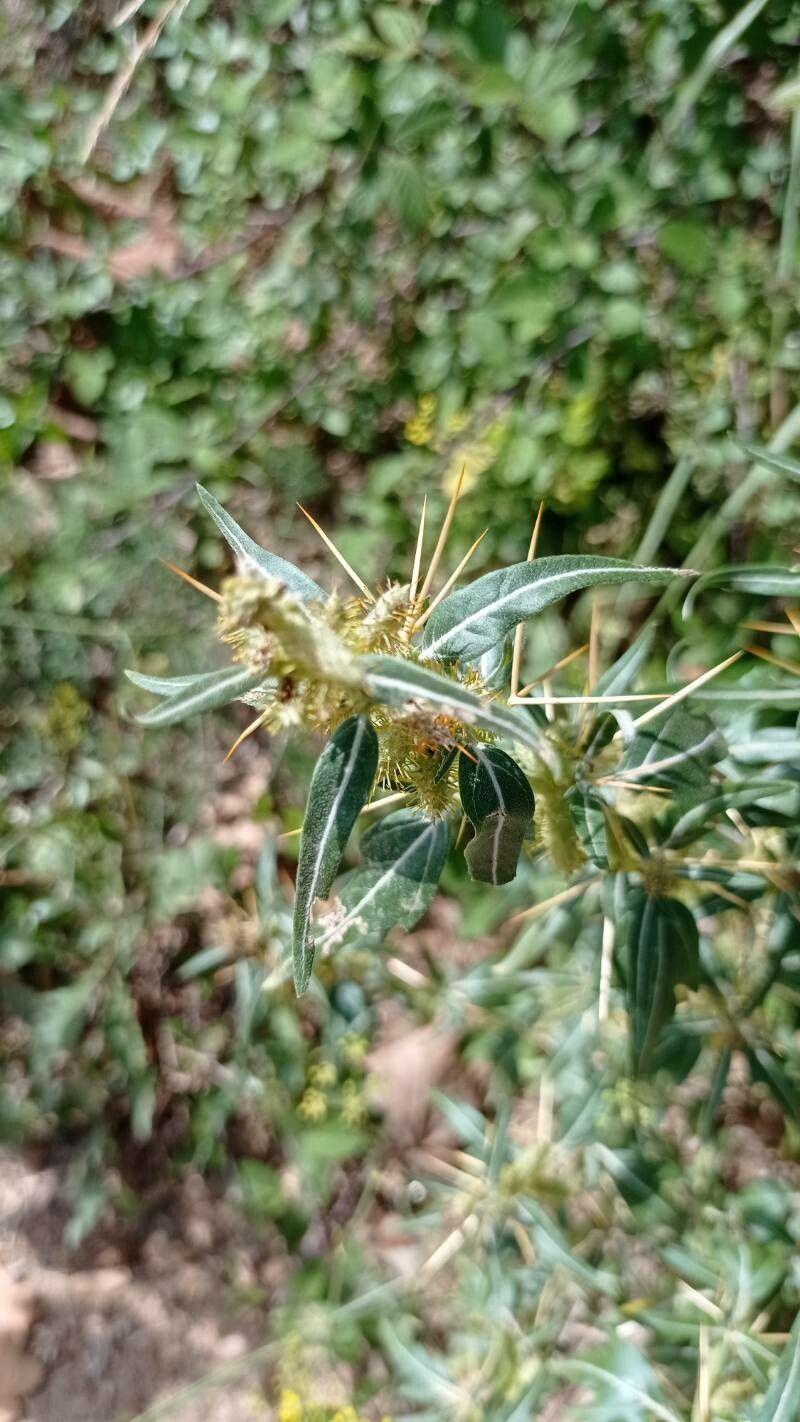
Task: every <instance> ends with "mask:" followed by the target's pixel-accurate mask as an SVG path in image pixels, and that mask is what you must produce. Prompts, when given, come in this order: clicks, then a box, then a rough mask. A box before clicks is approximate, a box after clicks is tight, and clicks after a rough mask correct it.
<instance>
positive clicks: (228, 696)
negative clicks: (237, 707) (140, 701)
mask: <svg viewBox="0 0 800 1422" xmlns="http://www.w3.org/2000/svg"><path fill="white" fill-rule="evenodd" d="M264 683H265V678H264V673H263V672H252V671H250V670H248V669H247V668H244V669H243V668H242V667H226V668H225V669H224V670H223V671H218V672H211V673H209V674H208V675H203V676H202V677H197V678H195V677H193V678H192V679H191V681H190V683H189V684H188V685H187V686H184V687H183V688H182V690H180V691H177V692H175V693H174V694H173V695H171V696H168V697H167V699H166V700H165V701H162V702H161V704H160V705H159V706H154V707H153V709H152V710H151V711H145V712H144V713H143V714H142V715H141V716H137V717H136V720H137V721H139V722H140V724H141V725H142V726H174V725H175V724H176V723H177V722H178V721H185V720H186V718H187V717H188V716H196V715H198V714H199V712H201V711H216V710H217V709H218V708H219V707H220V706H227V704H228V702H229V701H236V700H237V698H240V697H244V695H245V694H246V693H247V692H249V691H255V689H256V688H257V687H261V686H263V685H264Z"/></svg>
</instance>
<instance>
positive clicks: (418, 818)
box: [317, 810, 450, 949]
mask: <svg viewBox="0 0 800 1422" xmlns="http://www.w3.org/2000/svg"><path fill="white" fill-rule="evenodd" d="M449 844H450V826H449V824H448V823H447V821H446V820H429V819H426V818H425V817H424V816H422V815H419V814H417V813H415V812H414V811H413V810H398V811H396V813H394V814H392V815H387V817H386V819H385V820H382V821H381V822H380V824H377V825H373V827H372V828H371V829H370V830H368V831H367V833H366V834H365V835H364V838H363V840H362V841H361V849H362V853H363V855H364V863H363V865H362V866H361V867H360V868H359V869H352V870H350V872H349V873H347V874H343V875H342V877H341V879H339V880H338V881H337V883H336V884H335V885H334V891H335V894H336V897H337V898H338V899H339V901H340V903H341V905H342V908H343V910H344V912H343V914H342V915H341V917H337V918H334V920H333V921H332V922H331V923H330V925H329V926H328V927H327V929H326V931H325V933H324V935H323V937H321V938H320V939H319V941H318V943H317V948H318V949H323V948H330V947H333V946H334V945H335V944H339V943H343V942H352V941H356V940H364V941H367V942H369V941H376V940H377V941H379V940H380V939H381V938H383V937H384V935H385V934H386V933H388V931H389V929H390V928H394V927H399V928H413V927H414V924H415V923H417V922H418V920H419V919H420V918H421V917H422V915H423V913H424V912H425V910H426V909H427V907H428V905H429V904H430V902H431V900H432V899H433V896H434V894H435V893H436V885H437V884H438V882H439V877H440V875H441V872H442V869H443V868H444V862H445V859H446V858H447V851H448V848H449Z"/></svg>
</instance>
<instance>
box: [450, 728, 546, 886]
mask: <svg viewBox="0 0 800 1422" xmlns="http://www.w3.org/2000/svg"><path fill="white" fill-rule="evenodd" d="M470 755H474V756H475V760H470V759H469V758H468V757H467V756H465V755H462V756H461V758H460V760H459V763H458V785H459V791H460V794H461V804H462V805H463V807H464V812H465V814H466V815H467V816H468V817H469V819H470V820H471V821H472V825H473V828H474V830H475V835H474V838H473V839H472V840H471V841H470V843H469V844H468V845H467V848H466V860H467V864H468V865H469V870H470V874H471V876H472V878H473V879H477V880H479V881H480V882H481V883H486V884H508V883H509V882H510V881H511V880H512V879H513V878H514V876H515V874H516V872H517V863H518V860H519V856H520V852H521V850H522V843H523V840H524V838H525V835H526V834H527V833H528V831H529V829H530V827H531V824H532V822H533V811H534V798H533V791H532V790H531V787H530V785H529V784H528V780H527V777H526V775H525V773H524V771H523V770H522V769H521V768H520V766H518V765H517V762H516V761H515V760H512V758H511V756H510V755H507V754H506V752H505V751H504V750H501V749H500V747H499V746H481V745H473V746H472V747H470Z"/></svg>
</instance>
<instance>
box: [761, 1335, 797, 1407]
mask: <svg viewBox="0 0 800 1422" xmlns="http://www.w3.org/2000/svg"><path fill="white" fill-rule="evenodd" d="M798 1416H800V1313H798V1315H797V1317H796V1318H795V1321H794V1323H793V1324H792V1331H791V1333H790V1334H789V1337H788V1338H787V1340H786V1342H785V1343H784V1345H783V1351H782V1353H781V1358H780V1362H779V1363H778V1367H777V1369H776V1372H775V1376H774V1377H773V1379H772V1382H771V1383H770V1385H769V1387H768V1389H767V1391H766V1393H765V1394H764V1400H763V1402H762V1403H761V1406H760V1408H759V1410H758V1412H757V1413H756V1414H755V1418H754V1422H795V1418H796V1417H798Z"/></svg>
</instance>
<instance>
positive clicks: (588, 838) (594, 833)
mask: <svg viewBox="0 0 800 1422" xmlns="http://www.w3.org/2000/svg"><path fill="white" fill-rule="evenodd" d="M566 798H567V804H568V805H569V812H570V815H571V817H572V823H573V824H574V826H575V829H576V830H577V833H578V839H579V840H580V842H581V846H582V848H583V849H584V851H585V853H586V856H587V858H588V859H590V860H591V862H592V863H593V864H596V865H597V867H598V869H608V867H609V860H608V826H607V823H606V813H605V809H604V807H603V801H602V800H601V798H600V796H599V795H598V794H597V791H596V790H591V789H590V788H589V787H588V786H585V785H574V786H573V787H572V789H571V790H570V791H568V793H567V797H566Z"/></svg>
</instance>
